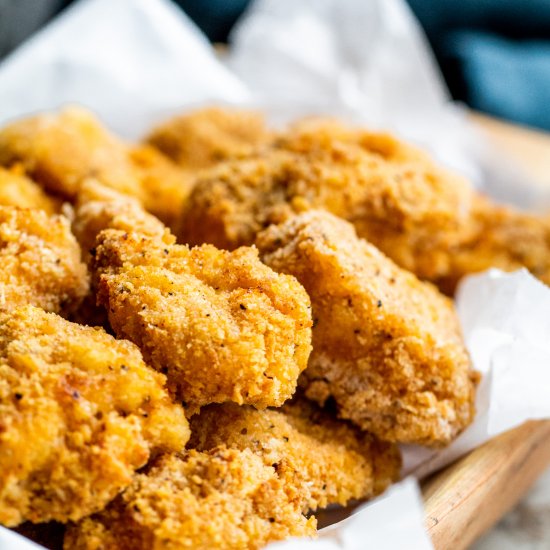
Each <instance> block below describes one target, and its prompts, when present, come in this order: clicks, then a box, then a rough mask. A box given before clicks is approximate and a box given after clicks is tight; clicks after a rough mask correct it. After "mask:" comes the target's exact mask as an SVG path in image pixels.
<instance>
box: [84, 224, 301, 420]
mask: <svg viewBox="0 0 550 550" xmlns="http://www.w3.org/2000/svg"><path fill="white" fill-rule="evenodd" d="M169 239H171V240H169ZM95 269H96V273H97V274H98V275H99V290H98V302H99V303H101V304H103V305H104V306H105V307H106V308H107V310H108V312H109V320H110V323H111V326H112V327H113V330H114V331H115V333H116V334H117V336H119V337H121V338H128V339H129V340H131V341H133V342H135V343H136V344H137V345H138V346H139V347H140V349H141V350H142V352H143V354H144V356H145V358H146V360H147V361H148V362H149V363H150V364H151V365H152V366H154V367H155V368H156V369H158V370H161V371H162V372H165V373H166V374H167V376H168V381H169V386H170V388H171V389H172V390H173V391H174V392H175V393H176V394H177V395H178V396H179V397H180V398H181V399H182V400H184V401H185V403H186V404H187V406H188V410H189V412H191V413H192V412H194V411H196V410H197V408H199V407H201V406H202V405H207V404H209V403H221V402H225V401H234V402H236V403H239V404H242V403H247V404H252V405H255V406H257V407H260V408H264V407H267V406H279V405H282V403H283V402H284V401H285V400H286V399H288V398H289V397H290V396H291V395H292V394H293V393H294V390H295V388H296V382H297V378H298V375H299V374H300V373H301V372H302V370H304V368H305V367H306V364H307V359H308V356H309V352H310V349H311V312H310V302H309V297H308V296H307V294H306V292H305V290H304V289H303V288H302V286H301V285H300V284H299V283H298V282H297V281H296V279H294V277H290V276H288V275H279V274H277V273H275V272H274V271H272V270H271V269H270V268H268V267H267V266H265V265H264V264H262V263H261V262H260V260H259V259H258V251H257V250H256V249H254V248H240V249H238V250H236V251H234V252H227V251H221V250H218V249H216V248H214V247H213V246H210V245H205V246H201V247H197V248H193V249H189V248H188V247H187V246H182V245H175V244H173V237H172V236H171V235H166V236H165V237H164V238H159V237H147V236H145V235H140V234H138V233H125V232H123V231H116V230H106V231H103V232H102V233H100V235H99V237H98V245H97V247H96V257H95Z"/></svg>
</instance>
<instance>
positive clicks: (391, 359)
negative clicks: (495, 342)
mask: <svg viewBox="0 0 550 550" xmlns="http://www.w3.org/2000/svg"><path fill="white" fill-rule="evenodd" d="M257 244H258V247H259V249H260V251H261V254H262V259H263V260H264V261H265V262H266V263H267V264H268V265H270V266H271V267H273V268H274V269H275V270H276V271H280V272H283V273H289V274H292V275H294V276H296V278H297V279H298V280H299V281H300V282H301V283H302V284H303V285H304V287H305V288H306V290H307V292H308V293H309V295H310V297H311V301H312V307H313V319H314V321H313V326H314V328H313V352H312V354H311V357H310V360H309V364H308V368H307V369H306V371H305V372H304V374H303V375H302V379H301V382H300V384H301V385H302V386H303V387H304V388H305V391H306V396H307V397H309V398H310V399H313V400H314V401H317V402H318V403H320V404H323V403H324V402H325V401H326V400H327V399H328V398H329V397H333V398H334V400H335V401H336V404H337V407H338V412H339V415H340V416H341V417H342V418H346V419H350V420H352V421H353V422H354V423H355V424H357V425H358V426H360V427H361V428H362V429H364V430H367V431H369V432H372V433H374V434H375V435H377V436H378V437H380V438H381V439H383V440H386V441H396V442H401V443H417V444H423V445H443V444H446V443H449V441H451V439H452V438H453V437H455V436H456V435H457V434H458V433H459V432H461V431H462V430H463V429H464V428H465V427H466V426H467V425H468V424H469V423H470V422H471V421H472V419H473V415H474V386H475V384H474V381H475V380H476V377H477V375H476V373H474V372H473V371H472V369H471V364H470V359H469V357H468V353H467V351H466V348H465V346H464V343H463V342H462V338H461V334H460V328H459V324H458V320H457V317H456V314H455V311H454V308H453V305H452V302H451V300H449V299H448V298H446V297H445V296H443V295H441V294H440V293H439V292H438V291H437V289H436V288H435V287H433V286H432V285H431V284H429V283H423V282H420V281H419V280H418V279H417V278H416V277H415V276H414V275H413V274H412V273H408V272H406V271H405V270H402V269H401V268H399V267H397V266H396V265H395V264H394V263H393V262H392V261H391V260H390V259H389V258H387V257H386V256H384V255H383V254H382V253H381V252H380V251H378V250H377V249H376V248H375V247H374V246H372V245H371V244H369V243H367V242H366V241H365V240H363V239H359V238H358V237H357V236H356V233H355V231H354V228H353V226H352V225H351V224H349V223H347V222H345V221H344V220H341V219H339V218H337V217H335V216H333V215H331V214H329V213H328V212H323V211H311V212H307V213H304V214H301V215H300V216H297V217H295V218H293V219H291V220H289V221H288V222H286V223H284V224H282V225H280V226H272V227H270V228H269V229H267V230H266V231H265V232H263V233H261V234H260V235H259V237H258V241H257Z"/></svg>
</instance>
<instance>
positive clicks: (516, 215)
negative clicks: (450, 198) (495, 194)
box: [435, 197, 550, 294]
mask: <svg viewBox="0 0 550 550" xmlns="http://www.w3.org/2000/svg"><path fill="white" fill-rule="evenodd" d="M470 227H471V231H470V237H469V238H468V239H467V240H466V241H465V242H463V243H462V244H461V245H460V246H458V247H456V248H454V249H452V250H450V251H449V255H450V258H451V262H450V263H451V265H450V269H449V274H448V275H447V276H446V277H442V278H440V279H439V280H436V281H435V282H436V283H437V285H438V286H439V287H440V288H442V289H443V290H444V291H445V292H448V293H449V294H450V293H452V292H453V291H454V289H455V288H456V285H457V284H458V282H459V280H460V278H461V277H463V276H464V275H467V274H468V273H476V272H479V271H484V270H486V269H488V268H490V267H497V268H499V269H502V270H504V271H514V270H516V269H520V268H522V267H525V268H527V269H528V270H529V271H530V272H531V273H532V274H533V275H534V276H535V277H538V278H539V279H540V280H541V281H543V282H544V283H546V284H550V221H549V220H548V219H545V218H543V217H538V216H536V215H533V214H527V213H524V212H519V211H517V210H514V209H513V208H509V207H505V206H498V205H496V204H493V203H491V202H490V201H489V200H487V199H484V198H482V197H480V198H478V199H477V200H476V202H475V204H474V207H473V209H472V219H471V222H470Z"/></svg>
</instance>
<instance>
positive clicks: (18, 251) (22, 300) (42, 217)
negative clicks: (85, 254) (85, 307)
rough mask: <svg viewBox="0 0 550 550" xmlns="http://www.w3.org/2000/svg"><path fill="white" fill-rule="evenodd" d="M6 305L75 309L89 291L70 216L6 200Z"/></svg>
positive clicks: (1, 274) (2, 261) (0, 301)
mask: <svg viewBox="0 0 550 550" xmlns="http://www.w3.org/2000/svg"><path fill="white" fill-rule="evenodd" d="M0 266H1V268H0V311H1V310H4V309H10V308H14V307H17V306H20V305H24V304H31V305H35V306H39V307H41V308H43V309H45V310H47V311H53V312H56V313H64V314H67V313H70V312H71V311H73V310H74V309H75V308H76V307H78V305H79V304H80V302H81V301H82V299H83V298H84V296H86V293H87V292H88V288H89V284H88V273H87V270H86V266H85V265H84V264H83V263H82V261H81V259H80V247H79V246H78V243H77V242H76V239H75V238H74V236H73V235H72V233H71V231H70V228H69V222H68V220H67V219H66V218H65V217H64V216H57V215H55V216H48V215H47V214H46V213H45V212H42V211H40V210H27V209H21V208H16V207H10V206H0Z"/></svg>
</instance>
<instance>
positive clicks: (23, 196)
mask: <svg viewBox="0 0 550 550" xmlns="http://www.w3.org/2000/svg"><path fill="white" fill-rule="evenodd" d="M0 206H17V207H19V208H34V209H37V210H44V212H46V214H58V213H59V211H60V209H61V201H59V200H57V199H54V198H53V197H50V196H49V195H47V194H46V193H45V192H44V191H43V190H42V188H41V187H40V186H39V185H37V184H36V183H35V182H34V181H32V180H31V179H29V178H27V177H26V176H25V175H24V173H23V171H22V170H21V169H20V168H19V167H17V166H14V167H13V168H11V169H10V170H7V169H5V168H1V167H0Z"/></svg>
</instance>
